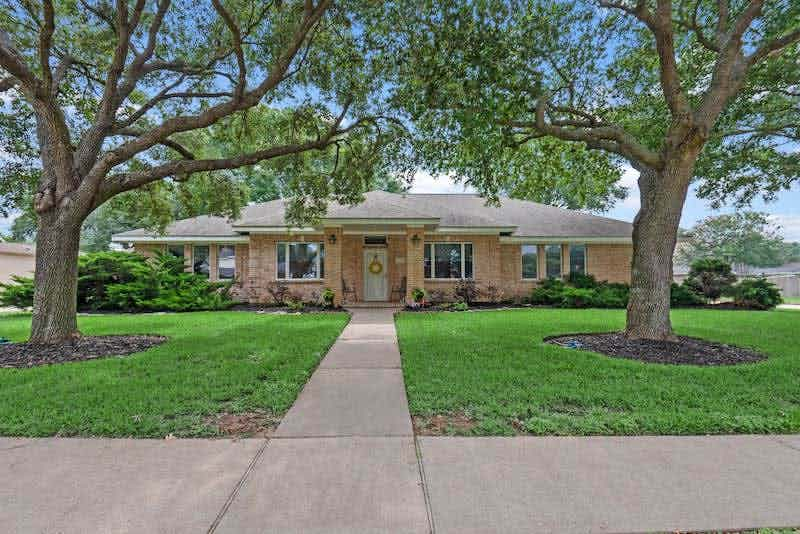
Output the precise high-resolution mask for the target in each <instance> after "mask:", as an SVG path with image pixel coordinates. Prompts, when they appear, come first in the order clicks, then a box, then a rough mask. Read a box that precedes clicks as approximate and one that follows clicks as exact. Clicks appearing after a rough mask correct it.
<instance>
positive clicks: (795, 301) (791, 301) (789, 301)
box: [783, 297, 800, 304]
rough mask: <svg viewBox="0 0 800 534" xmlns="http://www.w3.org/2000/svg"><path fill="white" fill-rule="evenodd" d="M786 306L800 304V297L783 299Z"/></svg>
mask: <svg viewBox="0 0 800 534" xmlns="http://www.w3.org/2000/svg"><path fill="white" fill-rule="evenodd" d="M783 303H784V304H800V297H783Z"/></svg>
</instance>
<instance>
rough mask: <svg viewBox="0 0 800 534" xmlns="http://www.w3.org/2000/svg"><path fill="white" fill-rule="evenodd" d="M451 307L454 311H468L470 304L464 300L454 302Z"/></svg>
mask: <svg viewBox="0 0 800 534" xmlns="http://www.w3.org/2000/svg"><path fill="white" fill-rule="evenodd" d="M450 309H451V310H453V311H467V310H468V309H469V304H467V303H466V302H464V301H460V302H454V303H453V305H452V306H451V307H450Z"/></svg>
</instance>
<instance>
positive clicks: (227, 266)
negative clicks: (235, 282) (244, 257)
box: [217, 245, 236, 280]
mask: <svg viewBox="0 0 800 534" xmlns="http://www.w3.org/2000/svg"><path fill="white" fill-rule="evenodd" d="M217 277H218V278H219V279H220V280H230V279H232V278H234V277H236V247H234V246H233V245H220V246H219V249H218V252H217Z"/></svg>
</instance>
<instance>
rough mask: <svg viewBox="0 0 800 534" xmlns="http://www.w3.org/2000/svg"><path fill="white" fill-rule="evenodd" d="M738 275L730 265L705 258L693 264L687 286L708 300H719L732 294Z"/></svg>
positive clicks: (687, 278)
mask: <svg viewBox="0 0 800 534" xmlns="http://www.w3.org/2000/svg"><path fill="white" fill-rule="evenodd" d="M735 283H736V275H735V274H733V271H732V270H731V265H730V263H727V262H725V261H722V260H718V259H715V258H704V259H701V260H697V261H695V262H694V263H692V265H691V268H690V269H689V275H688V276H687V277H686V285H687V286H689V287H691V288H692V289H694V290H695V291H697V292H699V293H702V295H703V296H705V297H706V298H708V299H711V300H717V299H718V298H720V297H721V296H722V295H727V294H729V293H730V291H731V288H732V287H733V284H735Z"/></svg>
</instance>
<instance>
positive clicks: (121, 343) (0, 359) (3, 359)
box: [0, 335, 167, 368]
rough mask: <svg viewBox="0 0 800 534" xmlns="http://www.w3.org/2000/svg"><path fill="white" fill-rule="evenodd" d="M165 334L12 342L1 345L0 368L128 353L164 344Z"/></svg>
mask: <svg viewBox="0 0 800 534" xmlns="http://www.w3.org/2000/svg"><path fill="white" fill-rule="evenodd" d="M166 340H167V338H166V337H164V336H151V335H134V336H86V337H79V338H76V339H74V340H71V341H65V342H63V343H56V344H43V343H8V344H4V345H0V367H18V368H19V367H22V368H25V367H36V366H38V365H50V364H55V363H66V362H79V361H83V360H95V359H97V358H107V357H109V356H126V355H128V354H133V353H134V352H142V351H144V350H147V349H149V348H150V347H155V346H156V345H160V344H162V343H164V342H165V341H166Z"/></svg>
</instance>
